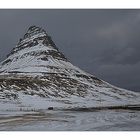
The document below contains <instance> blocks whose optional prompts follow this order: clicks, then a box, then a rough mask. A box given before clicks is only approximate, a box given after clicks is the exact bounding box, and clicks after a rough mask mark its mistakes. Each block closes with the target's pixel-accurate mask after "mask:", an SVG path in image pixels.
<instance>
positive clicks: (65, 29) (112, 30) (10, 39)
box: [0, 10, 140, 91]
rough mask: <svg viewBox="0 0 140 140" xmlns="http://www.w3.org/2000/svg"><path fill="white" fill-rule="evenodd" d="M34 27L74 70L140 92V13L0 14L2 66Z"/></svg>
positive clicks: (7, 12) (92, 11)
mask: <svg viewBox="0 0 140 140" xmlns="http://www.w3.org/2000/svg"><path fill="white" fill-rule="evenodd" d="M32 25H36V26H40V27H43V28H44V29H45V30H46V31H47V33H48V34H49V35H50V36H52V39H53V41H54V42H55V43H56V45H57V47H58V48H59V50H60V51H61V52H63V53H64V54H65V56H66V57H67V58H68V59H69V60H70V61H71V62H72V63H73V64H74V65H77V66H79V67H80V68H82V69H83V70H85V71H87V72H89V73H91V74H94V75H96V76H97V77H99V78H101V79H103V80H105V81H107V82H109V83H111V84H114V85H116V86H119V87H122V88H126V89H130V90H134V91H140V10H0V61H2V60H4V59H5V57H6V55H7V54H8V53H9V52H10V51H11V49H12V48H13V47H15V45H16V44H17V42H18V40H19V38H21V37H23V35H24V34H25V32H26V31H27V29H28V28H29V26H32Z"/></svg>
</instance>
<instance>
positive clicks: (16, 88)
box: [0, 26, 140, 110]
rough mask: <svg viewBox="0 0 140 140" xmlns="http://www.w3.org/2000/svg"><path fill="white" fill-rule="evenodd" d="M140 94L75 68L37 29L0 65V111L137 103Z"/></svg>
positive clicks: (21, 40) (21, 41) (45, 35)
mask: <svg viewBox="0 0 140 140" xmlns="http://www.w3.org/2000/svg"><path fill="white" fill-rule="evenodd" d="M139 101H140V94H139V93H136V92H132V91H128V90H125V89H121V88H118V87H115V86H113V85H111V84H109V83H107V82H104V81H102V80H100V79H98V78H97V77H95V76H93V75H91V74H88V73H86V72H84V71H83V70H81V69H80V68H78V67H76V66H74V65H73V64H71V63H70V61H69V60H68V59H67V58H66V57H65V56H64V54H63V53H61V52H60V51H59V50H58V48H57V47H56V45H55V43H54V42H53V41H52V39H51V37H50V36H49V35H48V34H47V33H46V31H45V30H43V29H42V28H40V27H36V26H31V27H30V28H29V29H28V31H27V33H26V34H25V35H24V37H23V38H21V39H20V41H19V43H18V44H17V46H16V47H15V48H13V49H12V51H11V53H10V54H8V55H7V58H6V59H5V60H4V61H3V62H1V64H0V109H1V110H2V109H7V110H10V109H13V108H14V109H21V108H22V109H23V108H24V109H25V108H26V109H47V108H48V107H57V108H59V107H61V108H70V107H98V106H116V105H117V106H118V105H128V104H129V105H134V104H139Z"/></svg>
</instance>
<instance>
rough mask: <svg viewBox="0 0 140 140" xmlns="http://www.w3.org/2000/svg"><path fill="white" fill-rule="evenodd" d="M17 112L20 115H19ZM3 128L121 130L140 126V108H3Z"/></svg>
mask: <svg viewBox="0 0 140 140" xmlns="http://www.w3.org/2000/svg"><path fill="white" fill-rule="evenodd" d="M15 114H16V116H15ZM0 116H1V117H0V130H6V131H11V130H12V131H15V130H17V131H21V130H23V131H121V130H137V131H139V130H140V111H132V110H100V111H93V112H83V111H54V110H46V111H44V110H42V111H41V110H40V111H38V112H21V113H20V112H6V111H5V112H3V113H1V114H0Z"/></svg>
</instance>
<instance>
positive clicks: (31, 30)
mask: <svg viewBox="0 0 140 140" xmlns="http://www.w3.org/2000/svg"><path fill="white" fill-rule="evenodd" d="M37 34H44V35H46V36H48V35H47V33H46V31H45V30H44V29H42V28H41V27H37V26H35V25H33V26H30V27H29V29H28V30H27V33H26V34H25V35H24V39H26V38H29V37H32V36H34V35H37Z"/></svg>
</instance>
